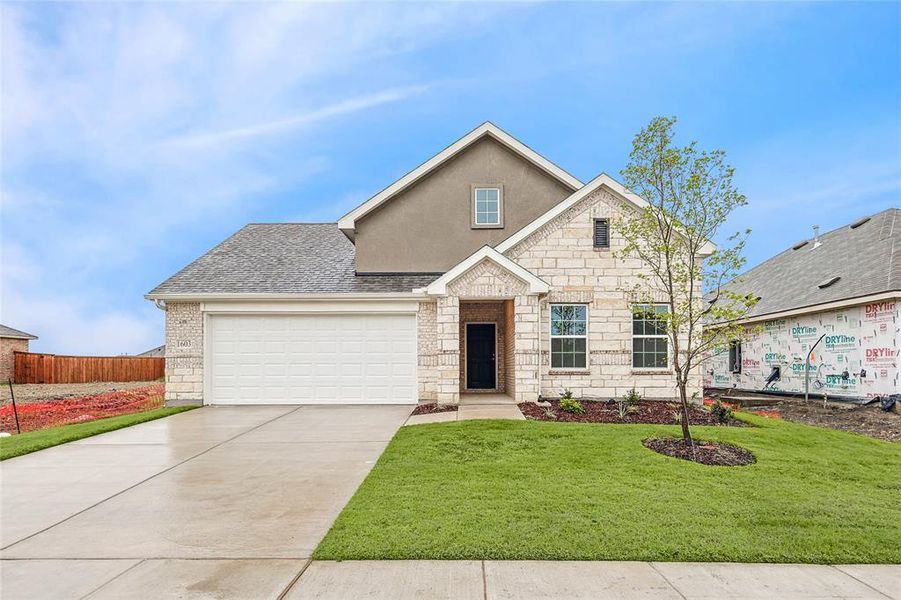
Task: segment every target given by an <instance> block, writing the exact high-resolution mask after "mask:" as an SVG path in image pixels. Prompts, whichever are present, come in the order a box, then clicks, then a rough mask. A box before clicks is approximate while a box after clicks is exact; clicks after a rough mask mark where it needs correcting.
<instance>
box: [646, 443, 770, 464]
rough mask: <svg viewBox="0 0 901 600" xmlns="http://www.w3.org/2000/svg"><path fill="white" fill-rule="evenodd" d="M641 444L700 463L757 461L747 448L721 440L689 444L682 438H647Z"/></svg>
mask: <svg viewBox="0 0 901 600" xmlns="http://www.w3.org/2000/svg"><path fill="white" fill-rule="evenodd" d="M642 444H644V446H645V448H649V449H651V450H653V451H654V452H658V453H660V454H665V455H666V456H672V457H673V458H681V459H682V460H690V461H692V462H696V463H701V464H702V465H711V466H717V467H740V466H743V465H751V464H754V463H755V462H757V459H756V458H754V455H753V454H751V452H750V451H749V450H745V449H744V448H739V447H738V446H733V445H732V444H724V443H722V442H705V441H701V440H694V442H693V443H691V444H690V443H688V442H687V441H686V440H683V439H676V438H648V439H646V440H644V441H642Z"/></svg>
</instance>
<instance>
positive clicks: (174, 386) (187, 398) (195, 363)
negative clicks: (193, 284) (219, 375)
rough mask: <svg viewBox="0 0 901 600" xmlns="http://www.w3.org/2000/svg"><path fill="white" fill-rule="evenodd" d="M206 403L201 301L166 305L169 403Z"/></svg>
mask: <svg viewBox="0 0 901 600" xmlns="http://www.w3.org/2000/svg"><path fill="white" fill-rule="evenodd" d="M202 403H203V313H201V311H200V304H199V303H197V302H168V303H166V404H167V405H170V406H171V405H179V404H202Z"/></svg>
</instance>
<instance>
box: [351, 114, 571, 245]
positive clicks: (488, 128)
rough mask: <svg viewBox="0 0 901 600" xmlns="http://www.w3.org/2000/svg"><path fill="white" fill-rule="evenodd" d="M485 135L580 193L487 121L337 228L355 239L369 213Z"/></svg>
mask: <svg viewBox="0 0 901 600" xmlns="http://www.w3.org/2000/svg"><path fill="white" fill-rule="evenodd" d="M486 136H489V137H491V138H492V139H494V140H496V141H498V142H500V143H501V144H503V145H504V146H506V147H507V148H509V149H510V150H512V151H513V152H515V153H517V154H518V155H520V156H522V157H523V158H525V159H526V160H529V161H531V162H532V163H534V164H535V165H537V166H538V167H539V168H541V169H542V170H543V171H545V172H546V173H548V174H549V175H551V176H553V177H555V178H556V179H558V180H559V181H560V182H561V183H563V184H564V185H566V186H567V187H569V188H570V189H572V190H577V189H579V188H580V187H582V182H581V181H579V180H578V179H576V178H575V177H573V176H572V175H570V174H569V173H567V172H566V171H564V170H563V169H561V168H560V167H558V166H557V165H555V164H554V163H552V162H551V161H549V160H548V159H546V158H544V157H543V156H541V155H540V154H538V153H537V152H535V151H534V150H532V149H531V148H529V147H528V146H526V145H525V144H523V143H522V142H520V141H519V140H517V139H516V138H514V137H513V136H512V135H510V134H509V133H507V132H506V131H504V130H503V129H501V128H500V127H498V126H497V125H495V124H493V123H489V122H485V123H482V124H481V125H479V126H478V127H476V128H475V129H473V130H472V131H470V132H469V133H467V134H466V135H464V136H463V137H461V138H460V139H459V140H457V141H456V142H454V143H453V144H451V145H450V146H448V147H447V148H445V149H444V150H442V151H441V152H439V153H438V154H436V155H435V156H433V157H432V158H430V159H429V160H427V161H426V162H424V163H422V164H421V165H419V166H418V167H416V168H415V169H413V170H412V171H410V172H409V173H407V174H406V175H404V176H403V177H401V178H400V179H398V180H397V181H395V182H394V183H392V184H391V185H389V186H388V187H386V188H385V189H383V190H382V191H381V192H379V193H378V194H376V195H375V196H373V197H372V198H370V199H369V200H367V201H366V202H364V203H363V204H361V205H360V206H358V207H356V208H355V209H353V210H352V211H350V212H349V213H347V214H346V215H344V216H343V217H341V218H340V219H339V220H338V228H339V229H340V230H341V231H343V232H344V234H345V235H347V236H348V237H349V238H350V239H353V236H354V226H355V223H356V221H357V220H358V219H361V218H362V217H363V216H364V215H366V214H368V213H369V212H370V211H372V210H374V209H376V208H377V207H379V206H381V205H382V204H383V203H385V202H387V201H388V200H390V199H391V198H393V197H394V196H395V195H397V194H398V193H400V192H401V191H403V190H405V189H407V188H408V187H410V186H411V185H413V184H414V183H415V182H417V181H419V180H420V179H422V178H423V177H425V176H426V175H428V174H429V173H431V172H432V171H433V170H435V169H436V168H438V167H439V166H441V165H442V164H444V163H445V162H447V161H448V160H450V159H451V158H453V157H454V156H456V155H457V154H459V153H460V152H462V151H463V150H465V149H466V148H467V147H469V146H471V145H472V144H474V143H475V142H477V141H479V140H480V139H482V138H483V137H486Z"/></svg>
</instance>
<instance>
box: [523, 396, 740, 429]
mask: <svg viewBox="0 0 901 600" xmlns="http://www.w3.org/2000/svg"><path fill="white" fill-rule="evenodd" d="M581 403H582V408H583V409H585V412H584V413H582V414H573V413H568V412H565V411H563V410H561V409H560V401H559V400H551V401H550V404H551V408H550V410H551V412H552V413H553V416H549V415H548V414H546V413H545V410H546V409H545V408H543V407H541V406H538V405H537V404H535V403H533V402H523V403H522V404H520V405H519V409H520V410H521V411H522V414H523V415H525V416H526V417H527V418H530V419H536V420H539V421H563V422H574V423H637V424H646V425H676V424H678V421H676V417H675V414H681V407H680V405H679V404H678V403H676V402H660V401H654V400H642V401H640V402H634V403H632V405H631V406H630V407H629V413H628V414H627V415H626V416H625V418H624V419H620V418H619V412H618V411H617V406H616V402H615V401H614V400H607V401H591V400H582V401H581ZM689 424H690V425H727V426H731V427H745V426H747V423H745V422H743V421H739V420H738V419H729V420H727V421H726V422H725V423H721V422H720V421H718V420H717V419H716V417H714V416H713V415H712V414H710V412H709V411H707V410H704V409H703V408H701V407H700V406H691V407H690V408H689Z"/></svg>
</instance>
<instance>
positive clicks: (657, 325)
mask: <svg viewBox="0 0 901 600" xmlns="http://www.w3.org/2000/svg"><path fill="white" fill-rule="evenodd" d="M667 312H668V308H667V306H666V304H639V305H637V306H636V307H635V309H634V310H633V312H632V367H633V368H636V369H665V368H666V367H668V366H669V349H668V347H669V340H668V338H667V334H666V314H667Z"/></svg>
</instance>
